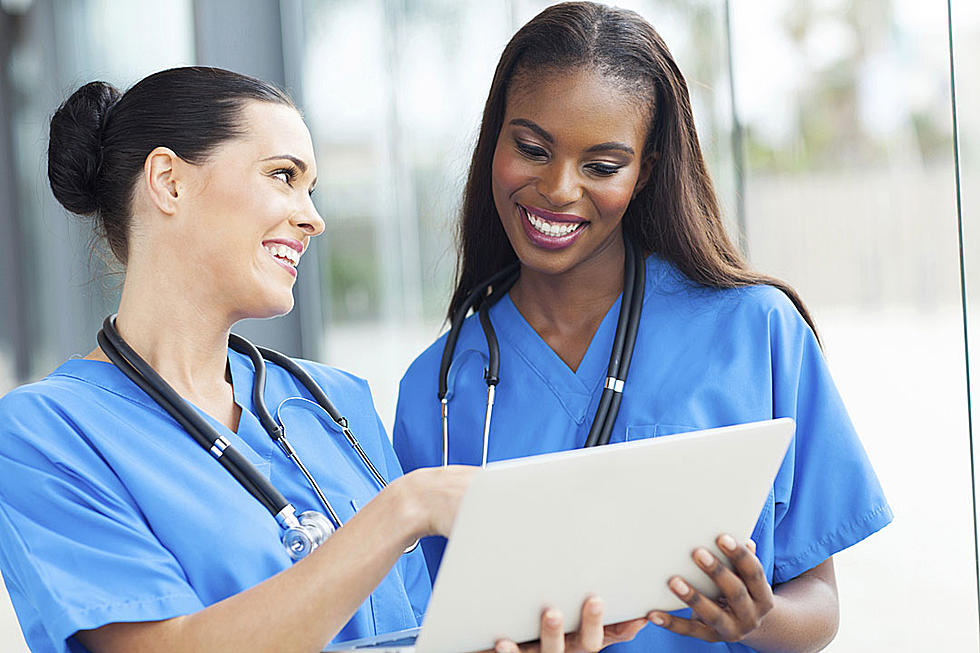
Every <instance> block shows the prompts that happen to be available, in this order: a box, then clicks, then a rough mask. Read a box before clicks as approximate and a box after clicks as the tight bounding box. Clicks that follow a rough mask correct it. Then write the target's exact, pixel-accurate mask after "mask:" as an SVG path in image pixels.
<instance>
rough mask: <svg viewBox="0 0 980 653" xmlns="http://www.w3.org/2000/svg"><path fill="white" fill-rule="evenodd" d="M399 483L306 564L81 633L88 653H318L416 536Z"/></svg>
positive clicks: (416, 523) (416, 520)
mask: <svg viewBox="0 0 980 653" xmlns="http://www.w3.org/2000/svg"><path fill="white" fill-rule="evenodd" d="M401 490H402V488H401V487H400V485H399V483H398V481H396V482H395V483H392V485H391V486H389V489H388V490H386V491H384V492H382V493H381V494H379V495H378V496H377V497H376V498H375V500H373V501H371V502H370V503H368V504H367V505H366V506H364V508H362V509H361V510H360V511H359V512H358V513H357V514H356V515H355V516H354V517H353V518H352V519H351V520H350V521H348V522H347V523H346V524H345V525H344V527H343V528H341V529H339V530H338V531H337V532H335V533H334V534H333V535H332V536H331V537H330V538H329V539H328V540H327V541H326V542H324V543H323V545H321V546H320V547H319V548H318V549H317V550H316V551H314V552H313V553H312V554H310V556H309V557H307V558H306V559H304V560H302V561H300V562H298V563H296V564H295V565H293V566H292V567H290V568H289V569H286V570H284V571H282V572H280V573H279V574H276V575H275V576H273V577H272V578H269V579H268V580H266V581H264V582H262V583H259V584H258V585H256V586H254V587H252V588H250V589H248V590H246V591H243V592H241V593H239V594H236V595H234V596H231V597H229V598H227V599H225V600H223V601H220V602H218V603H215V604H214V605H211V606H209V607H207V608H205V609H203V610H200V611H198V612H196V613H194V614H191V615H187V616H184V617H177V618H174V619H169V620H167V621H162V622H155V623H134V624H123V623H118V624H110V625H109V626H105V627H103V628H100V629H97V630H95V631H87V632H84V633H79V635H78V637H79V639H80V640H81V641H82V642H83V643H84V644H85V645H86V646H87V647H88V648H90V649H91V650H93V651H99V652H101V651H109V652H113V651H134V650H138V651H175V650H179V651H216V652H221V651H242V650H257V651H267V650H286V651H319V650H320V649H321V648H322V647H323V645H324V644H325V643H326V642H328V641H329V640H330V639H332V638H333V637H334V636H335V635H336V634H337V633H338V632H339V631H340V629H341V628H342V627H343V626H344V624H346V623H347V621H348V620H349V619H350V618H351V616H352V615H353V614H354V612H355V611H356V610H357V608H358V607H359V606H360V605H361V603H363V602H364V600H365V599H366V598H367V597H368V595H369V594H370V593H371V591H372V590H373V589H374V588H375V587H376V586H377V585H378V583H380V582H381V580H382V579H383V578H384V576H385V575H386V574H387V573H388V571H389V570H390V569H391V567H392V566H393V565H394V564H395V563H396V562H397V561H398V558H399V556H401V554H402V552H403V551H404V549H405V547H406V546H408V545H409V544H411V542H412V541H414V539H415V538H416V537H417V536H418V535H419V534H421V530H422V529H423V520H422V519H421V516H420V515H419V514H417V511H416V510H415V507H414V506H413V505H412V502H410V501H408V500H406V498H405V497H404V494H405V493H404V492H402V491H401Z"/></svg>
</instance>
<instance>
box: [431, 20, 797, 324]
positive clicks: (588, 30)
mask: <svg viewBox="0 0 980 653" xmlns="http://www.w3.org/2000/svg"><path fill="white" fill-rule="evenodd" d="M580 68H588V69H592V70H595V71H597V72H599V73H600V74H601V75H603V76H604V77H608V78H610V79H611V80H613V81H614V82H616V83H617V84H619V85H621V86H622V87H623V88H624V90H626V92H630V93H637V92H638V93H642V95H643V96H644V97H645V98H646V100H647V102H648V103H649V108H650V111H649V115H650V126H649V129H648V133H647V139H646V143H645V144H644V156H647V157H650V158H651V160H652V170H651V172H650V179H649V181H648V182H647V184H646V185H645V186H644V187H643V189H642V190H641V191H640V192H639V193H638V194H637V195H636V197H635V198H634V199H633V201H632V202H631V203H630V205H629V207H628V208H627V210H626V213H625V215H624V216H623V228H624V229H625V230H626V232H627V233H628V234H629V235H630V236H631V237H632V238H633V240H634V242H636V243H638V244H639V246H640V248H641V249H642V250H643V251H644V252H646V253H653V252H656V253H657V254H659V255H660V256H662V257H664V258H665V259H667V260H668V261H670V262H671V263H673V264H674V265H676V266H677V268H678V269H679V270H680V271H681V272H683V273H684V274H685V275H686V276H687V277H688V278H689V279H691V280H692V281H694V282H696V283H699V284H702V285H705V286H711V287H716V288H734V287H738V286H748V285H759V284H768V285H771V286H775V287H776V288H779V289H780V290H781V291H783V292H784V293H785V294H786V295H787V296H788V297H789V298H790V300H792V302H793V304H794V305H795V306H796V308H797V310H798V311H799V312H800V314H801V315H802V316H803V318H804V319H805V320H806V321H807V323H808V324H809V325H810V327H811V328H813V329H814V332H816V329H815V328H814V324H813V320H812V319H811V318H810V313H809V311H808V310H807V308H806V305H805V304H804V303H803V301H802V300H801V299H800V297H799V295H798V294H797V293H796V291H795V290H793V288H791V287H790V286H789V285H788V284H787V283H785V282H783V281H780V280H779V279H776V278H773V277H770V276H766V275H763V274H759V273H757V272H754V271H752V270H751V269H750V268H749V266H748V264H747V263H746V262H745V260H744V258H743V257H742V255H741V253H740V252H739V251H738V248H736V247H735V246H734V245H733V244H732V242H731V240H730V239H729V237H728V234H727V233H726V232H725V226H724V223H723V221H722V217H721V210H720V209H719V206H718V200H717V198H716V197H715V191H714V187H713V185H712V183H711V177H710V176H709V175H708V170H707V166H706V165H705V163H704V157H703V156H702V155H701V147H700V145H699V144H698V136H697V131H696V130H695V127H694V116H693V114H692V112H691V102H690V98H689V96H688V90H687V83H686V82H685V81H684V76H683V75H682V74H681V71H680V69H679V68H678V67H677V64H676V63H675V62H674V58H673V56H671V54H670V51H669V50H668V49H667V46H666V45H665V44H664V42H663V39H661V38H660V35H659V34H657V32H656V30H654V29H653V27H651V26H650V24H649V23H648V22H646V21H645V20H644V19H643V18H642V17H641V16H640V15H639V14H637V13H635V12H633V11H628V10H624V9H618V8H613V7H607V6H605V5H601V4H597V3H593V2H566V3H562V4H558V5H554V6H551V7H548V8H547V9H545V10H544V11H542V12H541V13H540V14H538V15H537V16H535V17H534V18H533V19H532V20H531V21H530V22H529V23H527V24H526V25H525V26H524V27H522V28H521V29H520V30H519V31H518V32H517V33H516V34H515V35H514V36H513V38H511V40H510V42H509V43H508V44H507V47H505V48H504V51H503V54H502V55H501V56H500V61H499V63H498V64H497V69H496V72H495V73H494V76H493V83H492V84H491V85H490V94H489V96H488V97H487V103H486V106H485V107H484V110H483V122H482V124H481V126H480V135H479V138H478V139H477V143H476V149H475V150H474V152H473V160H472V162H471V163H470V169H469V176H468V178H467V181H466V188H465V191H464V194H463V204H462V209H461V216H460V220H459V225H458V234H457V238H458V245H459V249H460V257H459V262H458V264H457V269H456V282H455V289H454V291H453V295H452V299H451V301H450V304H449V311H448V316H449V319H452V316H453V315H454V314H455V312H456V310H457V309H458V308H459V306H460V305H461V304H462V302H463V301H464V299H465V298H466V297H467V296H468V295H469V294H470V292H471V291H472V290H473V289H474V288H476V287H477V286H478V285H479V284H480V282H481V281H483V280H484V279H486V278H488V277H490V276H491V275H492V274H494V273H495V272H497V271H499V270H501V269H503V268H504V267H505V266H507V265H509V264H511V263H513V262H514V261H516V260H517V255H516V254H515V253H514V249H513V248H512V247H511V245H510V242H509V241H508V239H507V235H506V234H505V233H504V229H503V226H502V225H501V223H500V217H499V215H498V214H497V209H496V206H495V204H494V201H493V192H492V187H491V168H492V164H493V155H494V150H495V148H496V144H497V138H498V136H499V135H500V130H501V128H502V126H503V120H504V113H505V110H506V104H507V93H508V91H509V90H510V88H511V85H512V83H513V82H514V80H515V78H516V77H523V76H525V75H528V74H534V73H535V72H555V71H561V70H575V69H580ZM477 306H479V304H478V305H477Z"/></svg>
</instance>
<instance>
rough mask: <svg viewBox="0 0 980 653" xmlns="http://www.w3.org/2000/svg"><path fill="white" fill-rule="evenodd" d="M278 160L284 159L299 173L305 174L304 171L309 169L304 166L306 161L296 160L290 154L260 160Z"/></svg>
mask: <svg viewBox="0 0 980 653" xmlns="http://www.w3.org/2000/svg"><path fill="white" fill-rule="evenodd" d="M278 159H285V160H286V161H292V162H293V163H294V164H295V165H296V167H297V168H299V171H300V172H306V169H307V168H308V167H309V166H307V165H306V161H304V160H303V159H300V158H297V157H295V156H293V155H292V154H277V155H275V156H270V157H266V158H264V159H262V161H276V160H278Z"/></svg>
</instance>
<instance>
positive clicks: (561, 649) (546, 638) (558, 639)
mask: <svg viewBox="0 0 980 653" xmlns="http://www.w3.org/2000/svg"><path fill="white" fill-rule="evenodd" d="M563 622H564V618H563V617H562V614H561V611H559V610H556V609H555V608H548V609H547V610H545V611H544V612H543V613H542V614H541V653H565V630H564V628H563V627H562V624H563Z"/></svg>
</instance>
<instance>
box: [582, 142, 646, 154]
mask: <svg viewBox="0 0 980 653" xmlns="http://www.w3.org/2000/svg"><path fill="white" fill-rule="evenodd" d="M608 150H619V151H621V152H626V153H628V154H636V152H634V151H633V148H632V147H630V146H629V145H627V144H626V143H617V142H615V141H610V142H609V143H599V144H598V145H593V146H592V147H590V148H588V149H587V150H585V151H586V152H605V151H608Z"/></svg>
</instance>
